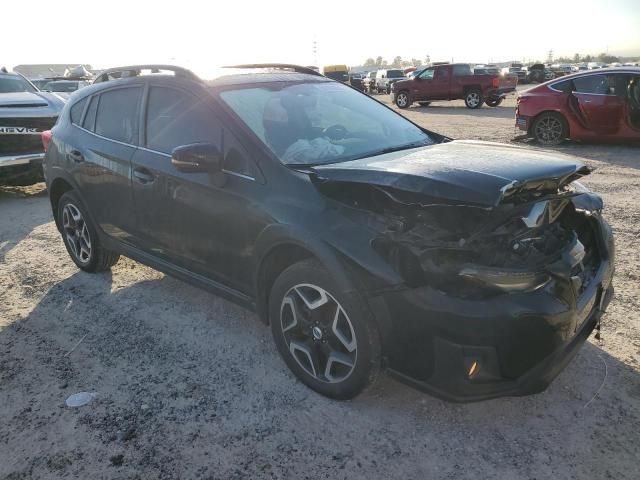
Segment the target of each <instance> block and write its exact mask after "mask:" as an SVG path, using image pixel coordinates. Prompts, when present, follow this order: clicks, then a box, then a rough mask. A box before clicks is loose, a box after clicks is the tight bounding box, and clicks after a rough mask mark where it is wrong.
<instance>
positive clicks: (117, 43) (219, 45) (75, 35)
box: [0, 0, 640, 78]
mask: <svg viewBox="0 0 640 480" xmlns="http://www.w3.org/2000/svg"><path fill="white" fill-rule="evenodd" d="M162 3H164V5H163V4H162ZM376 3H377V4H378V6H377V7H376V8H375V9H374V8H371V7H368V5H369V6H370V5H374V2H370V1H367V2H364V1H353V0H351V1H349V0H339V1H336V0H315V1H313V2H309V1H308V0H306V1H305V0H298V1H289V0H257V1H254V0H251V1H248V0H235V1H229V0H224V1H215V2H214V1H195V0H180V1H171V2H168V1H167V2H161V1H158V0H156V1H154V2H148V1H136V0H128V1H123V0H107V1H100V2H97V1H95V0H82V1H78V0H58V1H57V2H55V7H52V3H51V1H50V0H48V1H46V2H45V1H41V0H30V1H29V2H15V1H14V2H11V1H10V2H6V1H2V7H1V8H0V25H1V27H0V31H1V32H2V38H3V40H4V41H3V47H2V48H0V66H1V65H6V66H8V67H9V68H11V67H13V66H15V65H18V64H26V63H88V64H91V65H92V66H93V67H94V68H106V67H113V66H122V65H129V64H138V63H172V64H177V65H181V66H184V67H187V68H191V69H192V70H193V71H195V72H196V73H198V74H199V75H201V76H203V77H204V78H206V77H207V76H211V75H213V74H214V73H215V72H216V71H217V67H219V66H221V65H228V64H234V63H248V62H252V63H255V62H282V63H297V64H302V65H312V64H317V65H319V66H322V65H328V64H347V65H360V64H362V63H363V62H364V61H365V59H366V58H368V57H373V58H375V57H376V56H378V55H381V56H382V57H384V58H385V59H387V60H390V61H391V60H392V59H393V58H394V57H395V56H397V55H400V56H402V57H403V58H406V59H410V58H420V59H422V60H423V61H424V59H425V57H426V56H427V55H429V56H430V58H431V60H432V61H452V60H453V61H456V62H474V63H484V62H498V61H508V60H525V61H528V60H545V59H546V57H547V53H548V51H549V50H551V49H552V50H553V52H554V55H556V56H573V54H575V53H581V54H598V53H601V52H608V53H611V54H614V55H633V56H638V57H640V0H579V1H568V0H555V1H553V2H518V1H517V0H510V1H504V0H491V1H488V2H480V1H478V0H475V1H474V0H458V1H456V0H448V1H426V0H404V1H398V2H386V1H384V2H383V1H381V2H376ZM489 12H490V13H489ZM9 39H10V40H9ZM314 45H315V50H316V51H315V53H314ZM9 46H10V47H9Z"/></svg>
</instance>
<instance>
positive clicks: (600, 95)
mask: <svg viewBox="0 0 640 480" xmlns="http://www.w3.org/2000/svg"><path fill="white" fill-rule="evenodd" d="M616 73H618V74H620V73H625V72H593V73H587V74H585V75H580V76H578V77H574V78H572V79H571V80H574V79H576V78H585V77H592V76H595V75H605V76H606V75H611V74H616ZM567 80H569V79H568V78H564V79H562V78H559V79H558V81H557V82H553V83H550V84H549V85H547V88H549V89H550V90H553V91H554V92H558V93H565V92H563V91H562V90H557V89H555V88H553V86H554V85H556V84H558V83H561V82H566V81H567ZM573 93H576V94H579V95H593V96H598V97H615V96H617V95H616V94H615V93H587V92H573Z"/></svg>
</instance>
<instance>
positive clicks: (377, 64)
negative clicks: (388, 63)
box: [376, 57, 383, 67]
mask: <svg viewBox="0 0 640 480" xmlns="http://www.w3.org/2000/svg"><path fill="white" fill-rule="evenodd" d="M382 62H383V60H382V57H376V67H381V66H382Z"/></svg>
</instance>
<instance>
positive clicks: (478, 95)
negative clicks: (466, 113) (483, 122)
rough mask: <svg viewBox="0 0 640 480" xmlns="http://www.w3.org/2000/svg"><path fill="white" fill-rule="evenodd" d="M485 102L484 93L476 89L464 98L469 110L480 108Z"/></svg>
mask: <svg viewBox="0 0 640 480" xmlns="http://www.w3.org/2000/svg"><path fill="white" fill-rule="evenodd" d="M483 102H484V99H483V98H482V92H481V91H480V90H478V89H476V88H474V89H472V90H469V91H468V92H467V93H466V94H465V96H464V104H465V105H466V106H467V108H480V107H481V106H482V103H483Z"/></svg>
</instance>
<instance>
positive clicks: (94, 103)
mask: <svg viewBox="0 0 640 480" xmlns="http://www.w3.org/2000/svg"><path fill="white" fill-rule="evenodd" d="M98 100H99V98H98V95H94V96H93V97H91V100H89V107H88V108H87V113H86V114H85V116H84V120H83V121H82V128H84V129H86V130H89V131H90V132H93V130H94V128H95V126H96V111H97V109H98Z"/></svg>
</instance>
